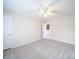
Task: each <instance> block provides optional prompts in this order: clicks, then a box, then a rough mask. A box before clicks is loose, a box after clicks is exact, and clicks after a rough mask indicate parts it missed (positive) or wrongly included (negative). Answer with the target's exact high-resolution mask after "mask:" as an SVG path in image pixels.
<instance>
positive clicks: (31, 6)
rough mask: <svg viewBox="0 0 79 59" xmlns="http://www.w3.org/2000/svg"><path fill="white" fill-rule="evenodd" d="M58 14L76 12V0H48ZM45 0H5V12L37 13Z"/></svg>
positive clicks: (34, 14) (35, 14)
mask: <svg viewBox="0 0 79 59" xmlns="http://www.w3.org/2000/svg"><path fill="white" fill-rule="evenodd" d="M48 2H49V4H50V6H52V8H53V10H56V12H55V13H56V15H68V14H70V15H72V14H74V8H75V6H74V5H75V0H48ZM42 3H44V2H43V0H3V8H4V12H10V13H16V14H25V15H33V16H39V15H37V12H38V11H40V8H41V7H43V4H42Z"/></svg>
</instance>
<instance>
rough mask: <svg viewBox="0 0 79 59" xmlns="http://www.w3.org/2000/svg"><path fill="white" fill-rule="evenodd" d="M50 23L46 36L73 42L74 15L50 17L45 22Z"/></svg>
mask: <svg viewBox="0 0 79 59" xmlns="http://www.w3.org/2000/svg"><path fill="white" fill-rule="evenodd" d="M46 23H47V24H50V30H49V34H48V35H47V38H49V39H52V40H57V41H61V42H66V43H70V44H74V43H75V24H74V23H75V19H74V16H67V17H60V18H54V19H53V18H51V19H50V20H49V21H47V22H46Z"/></svg>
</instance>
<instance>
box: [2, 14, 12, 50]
mask: <svg viewBox="0 0 79 59" xmlns="http://www.w3.org/2000/svg"><path fill="white" fill-rule="evenodd" d="M12 29H13V26H12V17H11V16H6V15H4V16H3V49H4V50H5V49H9V48H12V43H13V42H12V41H13V40H12Z"/></svg>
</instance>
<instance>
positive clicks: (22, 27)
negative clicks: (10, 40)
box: [13, 15, 41, 47]
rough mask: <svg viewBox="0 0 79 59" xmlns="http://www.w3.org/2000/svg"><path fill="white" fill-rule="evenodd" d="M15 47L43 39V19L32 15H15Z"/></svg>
mask: <svg viewBox="0 0 79 59" xmlns="http://www.w3.org/2000/svg"><path fill="white" fill-rule="evenodd" d="M13 25H14V26H13V28H14V29H13V31H14V32H13V34H14V47H17V46H21V45H24V44H27V43H30V42H33V41H36V40H40V39H41V21H40V20H38V19H33V18H31V17H26V16H20V15H18V16H17V15H14V16H13Z"/></svg>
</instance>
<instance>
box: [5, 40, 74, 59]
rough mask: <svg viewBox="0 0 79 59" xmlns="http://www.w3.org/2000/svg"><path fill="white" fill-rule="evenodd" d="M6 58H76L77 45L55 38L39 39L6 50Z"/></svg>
mask: <svg viewBox="0 0 79 59" xmlns="http://www.w3.org/2000/svg"><path fill="white" fill-rule="evenodd" d="M4 59H75V46H74V45H70V44H66V43H62V42H58V41H54V40H38V41H36V42H33V43H30V44H27V45H24V46H20V47H17V48H15V49H11V50H6V51H4Z"/></svg>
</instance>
